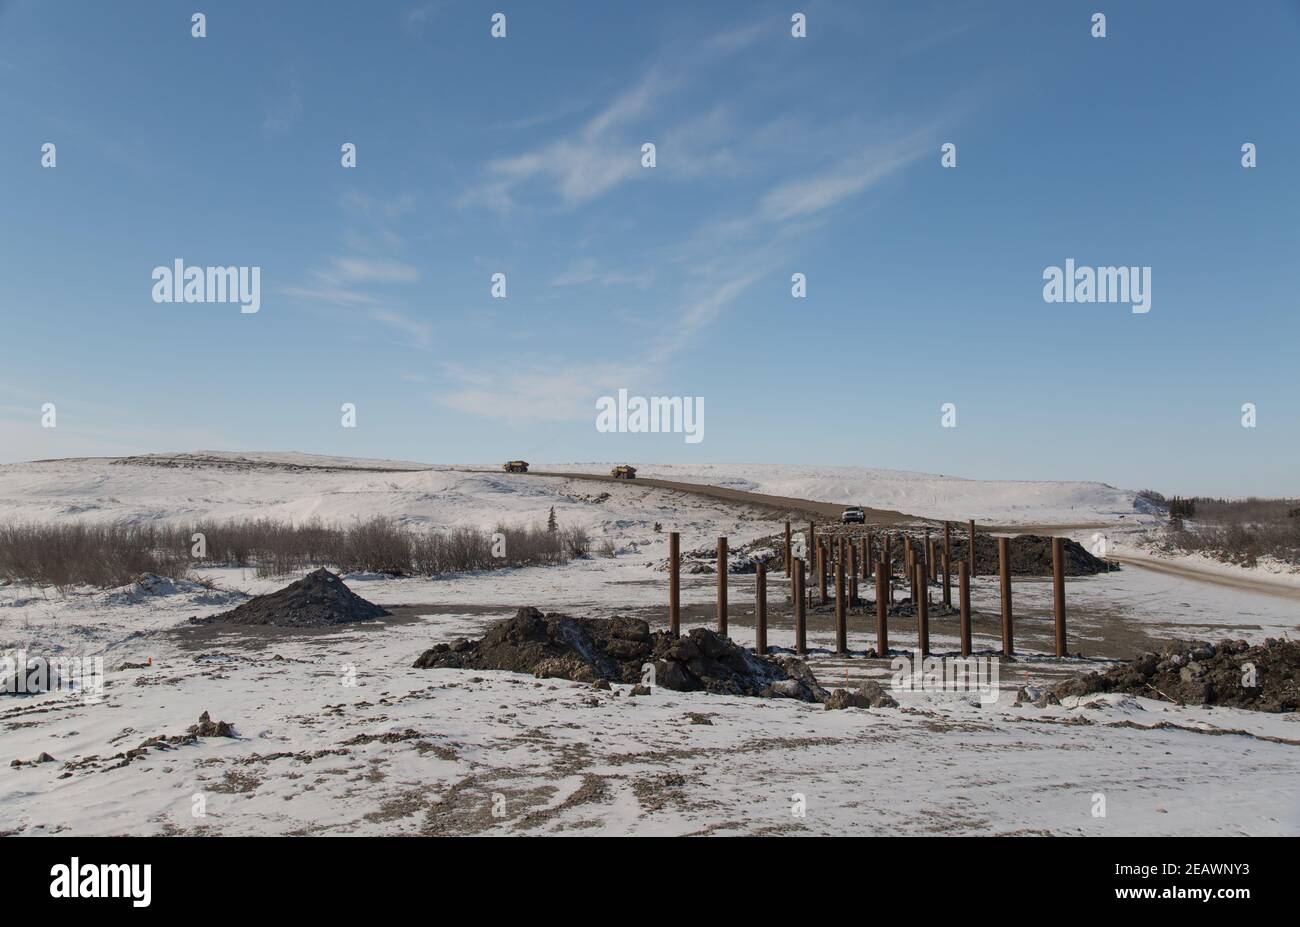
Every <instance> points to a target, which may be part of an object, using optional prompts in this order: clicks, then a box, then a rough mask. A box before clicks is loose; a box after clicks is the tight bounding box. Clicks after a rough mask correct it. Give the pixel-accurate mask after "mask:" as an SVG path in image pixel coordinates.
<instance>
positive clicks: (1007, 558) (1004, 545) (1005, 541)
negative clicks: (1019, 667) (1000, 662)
mask: <svg viewBox="0 0 1300 927" xmlns="http://www.w3.org/2000/svg"><path fill="white" fill-rule="evenodd" d="M1010 544H1011V539H1010V538H998V577H999V579H1000V580H1001V586H1002V654H1003V656H1008V657H1009V656H1011V655H1012V654H1013V653H1015V652H1016V649H1015V644H1014V643H1013V641H1012V631H1011V553H1010V549H1009V547H1010Z"/></svg>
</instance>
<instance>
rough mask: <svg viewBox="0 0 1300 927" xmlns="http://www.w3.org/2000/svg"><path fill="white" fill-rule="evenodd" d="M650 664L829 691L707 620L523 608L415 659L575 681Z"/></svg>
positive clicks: (677, 674)
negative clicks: (683, 624) (677, 625)
mask: <svg viewBox="0 0 1300 927" xmlns="http://www.w3.org/2000/svg"><path fill="white" fill-rule="evenodd" d="M645 663H650V664H653V665H654V668H655V683H656V684H657V685H660V686H663V687H664V688H666V689H674V690H676V691H679V692H693V691H707V692H717V693H721V694H724V695H753V696H759V697H762V698H797V699H801V700H803V701H805V702H820V701H822V700H823V699H824V698H825V697H826V692H825V690H824V689H822V688H821V686H819V685H818V684H817V680H816V678H814V677H813V675H812V673H811V671H809V669H808V667H807V666H806V665H805V664H804V663H803V662H802V661H800V660H797V659H795V658H793V657H789V656H765V657H760V656H757V655H755V654H753V653H751V652H750V651H748V650H746V649H745V648H743V647H740V646H738V645H736V644H734V643H732V642H731V641H730V640H728V639H727V638H725V637H719V636H718V635H717V634H715V633H713V632H712V631H710V630H708V629H707V628H693V629H692V630H691V631H690V633H689V634H686V635H684V636H682V637H681V638H673V637H672V636H671V635H669V634H668V633H667V632H666V631H655V632H654V633H651V631H650V625H649V624H647V623H646V622H645V621H643V620H641V619H639V618H624V617H621V616H615V617H613V618H608V619H606V618H571V617H569V616H568V615H561V614H557V613H554V612H552V613H551V614H547V615H543V614H542V613H541V612H540V611H538V610H537V609H536V608H521V609H519V611H518V613H517V614H516V615H515V616H514V617H513V618H508V619H506V620H504V621H499V622H497V623H496V624H494V625H493V626H492V627H491V628H490V629H489V630H488V633H487V634H486V635H485V636H484V637H483V638H482V639H480V640H477V641H470V640H466V639H465V638H461V639H459V640H456V641H454V642H452V643H451V644H438V645H437V646H436V647H434V648H433V649H431V650H426V651H425V652H424V653H423V654H421V656H420V658H419V659H418V660H416V661H415V666H416V667H417V668H421V669H429V668H434V667H445V668H452V669H477V670H508V671H510V672H515V673H532V674H533V675H534V676H537V677H540V678H547V677H555V678H559V679H571V680H574V681H575V682H596V681H598V680H602V679H604V680H608V681H610V682H622V683H639V682H640V681H641V676H642V670H641V667H642V665H643V664H645Z"/></svg>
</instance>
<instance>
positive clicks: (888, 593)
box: [880, 532, 894, 605]
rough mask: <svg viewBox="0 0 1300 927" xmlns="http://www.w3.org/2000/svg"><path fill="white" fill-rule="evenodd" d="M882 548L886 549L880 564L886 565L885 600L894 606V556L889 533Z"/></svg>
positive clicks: (882, 542) (882, 541)
mask: <svg viewBox="0 0 1300 927" xmlns="http://www.w3.org/2000/svg"><path fill="white" fill-rule="evenodd" d="M881 546H882V547H883V548H884V552H885V555H884V556H883V557H881V558H880V562H881V563H883V564H884V565H885V600H886V601H887V602H889V604H890V605H893V604H894V555H893V552H892V551H890V549H889V533H888V532H886V533H885V536H884V538H883V539H882V540H881Z"/></svg>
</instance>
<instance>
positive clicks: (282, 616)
mask: <svg viewBox="0 0 1300 927" xmlns="http://www.w3.org/2000/svg"><path fill="white" fill-rule="evenodd" d="M387 614H389V613H388V612H387V611H385V610H384V609H382V608H380V607H379V606H378V605H375V604H374V603H373V602H367V601H366V600H365V599H363V598H361V596H359V595H357V594H356V593H355V592H353V591H352V590H351V589H349V588H348V587H347V585H346V584H345V583H344V582H343V580H341V579H339V577H338V576H337V575H335V574H334V573H331V572H330V571H329V570H326V569H324V568H323V567H322V568H321V569H319V570H316V571H315V572H313V573H308V574H307V575H306V576H304V577H303V578H302V579H300V580H298V581H297V582H296V583H293V584H291V585H288V586H285V587H284V588H283V589H281V590H279V591H278V592H272V593H270V594H269V595H259V596H254V597H253V598H251V599H249V600H248V601H247V602H245V603H244V604H243V605H240V606H239V607H238V608H234V609H231V610H230V611H228V612H222V613H221V614H219V615H211V616H209V617H207V618H191V619H190V621H191V622H193V623H194V624H235V625H270V626H273V627H277V628H324V627H329V626H330V625H336V624H352V623H353V622H357V621H373V620H374V619H376V618H382V617H384V616H385V615H387Z"/></svg>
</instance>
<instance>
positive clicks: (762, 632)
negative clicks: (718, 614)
mask: <svg viewBox="0 0 1300 927" xmlns="http://www.w3.org/2000/svg"><path fill="white" fill-rule="evenodd" d="M786 527H787V528H788V527H789V523H787V525H786ZM754 650H755V651H757V653H758V655H759V656H760V657H761V656H762V655H763V654H765V653H767V567H765V566H764V565H763V564H761V563H760V564H759V565H758V567H757V569H756V570H755V571H754Z"/></svg>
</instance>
